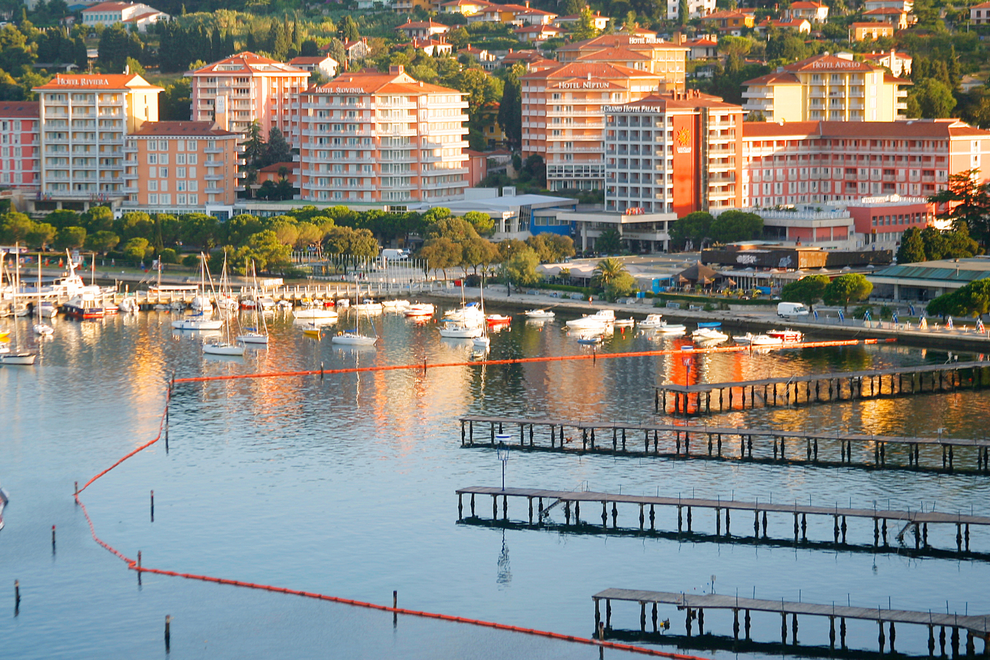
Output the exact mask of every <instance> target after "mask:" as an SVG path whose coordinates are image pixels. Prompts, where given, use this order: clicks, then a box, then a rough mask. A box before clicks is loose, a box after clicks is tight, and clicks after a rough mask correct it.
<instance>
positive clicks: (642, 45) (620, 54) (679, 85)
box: [557, 33, 689, 92]
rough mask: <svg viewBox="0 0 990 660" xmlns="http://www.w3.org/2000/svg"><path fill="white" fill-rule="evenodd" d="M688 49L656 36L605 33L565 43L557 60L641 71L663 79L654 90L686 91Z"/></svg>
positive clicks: (558, 51) (564, 62)
mask: <svg viewBox="0 0 990 660" xmlns="http://www.w3.org/2000/svg"><path fill="white" fill-rule="evenodd" d="M688 50H689V48H688V47H687V46H684V45H681V44H675V43H671V42H669V41H659V40H657V38H656V37H655V36H648V35H647V36H643V35H637V34H624V33H619V34H603V35H601V36H600V37H595V38H594V39H587V40H585V41H578V42H576V43H572V44H566V45H563V46H561V47H560V48H558V49H557V59H558V60H560V62H561V63H563V64H568V63H571V62H600V63H604V64H617V65H620V66H626V67H629V68H631V69H639V70H641V71H647V72H649V73H653V74H656V75H658V76H660V83H661V84H660V86H659V87H658V88H657V89H656V90H655V91H658V92H666V91H670V90H675V89H676V90H677V91H683V90H684V88H685V75H686V73H685V72H686V70H687V53H688Z"/></svg>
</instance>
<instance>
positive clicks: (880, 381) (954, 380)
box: [654, 361, 990, 415]
mask: <svg viewBox="0 0 990 660" xmlns="http://www.w3.org/2000/svg"><path fill="white" fill-rule="evenodd" d="M988 385H990V361H974V362H951V363H945V364H926V365H919V366H914V367H890V368H885V369H870V370H866V371H848V372H843V373H826V374H810V375H804V376H789V377H787V378H783V377H781V378H763V379H759V380H742V381H732V382H722V383H698V384H696V385H677V384H674V383H668V384H666V385H660V386H658V387H657V388H656V390H655V396H654V409H655V411H656V412H658V413H659V412H663V413H668V412H669V413H670V414H674V415H710V414H712V413H718V412H727V411H732V410H746V409H747V408H773V407H778V406H789V405H795V406H797V405H808V404H815V403H832V402H836V401H857V400H865V399H879V398H890V397H897V396H909V395H913V394H928V393H932V392H951V391H956V390H959V389H963V388H969V389H978V388H982V387H986V386H988ZM668 398H669V399H671V401H670V403H671V404H672V406H671V408H670V409H669V410H668V406H667V404H668Z"/></svg>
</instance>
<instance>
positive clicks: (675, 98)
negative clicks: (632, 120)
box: [622, 93, 743, 113]
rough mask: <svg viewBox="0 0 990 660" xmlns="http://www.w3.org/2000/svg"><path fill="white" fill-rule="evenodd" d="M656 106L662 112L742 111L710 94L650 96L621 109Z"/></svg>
mask: <svg viewBox="0 0 990 660" xmlns="http://www.w3.org/2000/svg"><path fill="white" fill-rule="evenodd" d="M652 106H658V107H662V108H664V110H674V109H689V110H690V109H694V108H715V109H722V110H734V111H736V112H739V113H741V112H742V111H743V109H742V106H739V105H736V104H735V103H727V102H725V101H723V100H722V98H721V97H719V96H712V95H710V94H698V95H696V96H695V95H693V94H673V93H670V94H651V95H650V96H647V97H645V98H642V99H639V100H638V101H633V102H632V103H626V104H624V105H623V106H622V107H624V108H637V107H652Z"/></svg>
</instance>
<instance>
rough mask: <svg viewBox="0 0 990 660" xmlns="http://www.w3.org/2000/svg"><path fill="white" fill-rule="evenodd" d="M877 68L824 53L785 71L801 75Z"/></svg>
mask: <svg viewBox="0 0 990 660" xmlns="http://www.w3.org/2000/svg"><path fill="white" fill-rule="evenodd" d="M853 25H856V23H853ZM875 25H884V23H875ZM875 68H876V67H874V66H872V65H870V64H865V63H863V62H856V61H855V60H847V59H843V58H841V57H836V56H835V55H828V54H824V53H823V54H821V55H815V56H814V57H809V58H808V59H806V60H801V61H800V62H795V63H794V64H788V65H787V66H785V67H784V70H785V71H791V72H794V73H800V72H805V71H873V70H874V69H875Z"/></svg>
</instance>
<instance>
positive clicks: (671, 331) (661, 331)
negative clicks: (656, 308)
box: [652, 321, 687, 337]
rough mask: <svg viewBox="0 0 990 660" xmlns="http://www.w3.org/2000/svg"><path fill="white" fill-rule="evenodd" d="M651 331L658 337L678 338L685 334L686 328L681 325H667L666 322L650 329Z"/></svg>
mask: <svg viewBox="0 0 990 660" xmlns="http://www.w3.org/2000/svg"><path fill="white" fill-rule="evenodd" d="M652 330H653V332H655V333H657V334H658V335H666V336H678V337H679V336H681V335H683V334H686V333H687V326H686V325H683V324H681V323H667V322H666V321H663V322H661V323H660V325H658V326H656V327H654V328H652Z"/></svg>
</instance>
